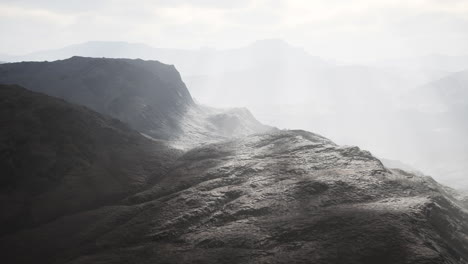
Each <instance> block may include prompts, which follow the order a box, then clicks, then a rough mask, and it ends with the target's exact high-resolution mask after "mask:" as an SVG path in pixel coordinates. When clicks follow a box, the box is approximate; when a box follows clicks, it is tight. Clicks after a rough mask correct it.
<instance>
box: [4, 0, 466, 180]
mask: <svg viewBox="0 0 468 264" xmlns="http://www.w3.org/2000/svg"><path fill="white" fill-rule="evenodd" d="M77 3H78V1H77V2H76V4H73V1H72V2H71V3H68V2H67V4H66V5H65V4H61V3H60V2H57V1H28V0H23V1H9V0H4V1H1V2H0V21H1V23H0V33H1V35H2V36H4V38H2V42H1V43H0V53H1V54H4V55H1V56H0V61H22V60H56V59H64V58H67V57H70V56H74V55H81V56H92V57H125V58H142V59H153V60H159V61H161V62H164V63H168V64H174V65H175V67H176V68H177V69H178V70H179V72H180V73H181V75H182V77H183V80H184V82H185V83H186V84H187V87H188V89H189V91H190V92H191V94H192V96H193V97H194V99H195V100H196V101H197V102H199V103H201V104H206V105H210V106H215V107H246V108H248V109H249V110H250V111H251V112H252V113H253V114H254V115H255V116H256V117H257V118H258V119H259V120H260V121H261V122H263V123H266V124H269V125H274V126H277V127H279V128H285V129H304V130H309V131H312V132H316V133H319V134H322V135H324V136H326V137H328V138H330V139H332V140H334V141H335V142H337V143H339V144H347V145H357V146H359V147H361V148H362V149H367V150H370V151H371V152H372V153H373V154H374V155H376V156H377V157H379V158H382V159H390V160H398V161H399V162H401V163H404V164H407V165H406V166H407V167H410V168H414V170H418V171H421V172H422V173H424V174H427V175H431V176H433V177H435V178H436V179H437V180H439V181H441V182H442V183H445V184H448V185H450V186H453V187H459V188H468V180H467V179H466V175H467V172H468V146H467V145H468V143H467V141H466V134H467V132H468V118H467V114H468V102H467V101H466V98H468V97H467V96H468V1H464V0H452V1H439V0H425V1H423V0H410V1H395V0H392V1H390V0H382V1H370V0H353V1H341V0H333V1H302V0H294V1H286V0H245V1H235V2H234V1H208V0H204V1H183V0H182V1H138V2H135V1H124V0H120V1H119V0H106V1H100V2H99V3H94V2H93V1H79V4H77Z"/></svg>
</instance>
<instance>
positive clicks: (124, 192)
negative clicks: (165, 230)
mask: <svg viewBox="0 0 468 264" xmlns="http://www.w3.org/2000/svg"><path fill="white" fill-rule="evenodd" d="M0 122H1V124H2V129H1V130H0V155H1V159H0V168H1V177H0V193H1V194H0V208H1V211H2V215H1V218H0V223H1V224H0V226H1V227H0V234H2V235H3V234H5V233H12V232H15V231H17V230H18V229H20V228H26V227H28V228H29V227H31V228H32V227H35V226H38V225H41V224H44V223H47V222H50V221H53V220H54V219H57V218H59V217H61V216H64V215H68V214H74V213H78V212H80V211H85V210H91V209H93V208H97V207H101V206H103V205H106V204H108V203H110V202H112V201H115V200H118V199H122V198H124V197H126V196H128V195H130V194H132V193H135V192H137V191H140V190H142V189H144V188H145V187H147V186H149V185H150V184H151V185H152V184H154V183H155V182H157V181H158V180H159V179H160V178H161V177H162V176H163V175H164V173H165V172H166V171H167V169H168V167H170V164H171V163H172V162H173V161H174V160H175V159H176V158H177V157H178V156H179V155H180V152H179V151H176V150H174V149H172V148H170V147H168V146H167V145H166V144H165V143H162V142H157V141H154V140H149V139H147V138H145V137H143V136H142V135H140V134H139V133H138V132H136V131H133V130H131V129H130V128H129V127H128V126H127V125H125V124H123V123H122V122H120V121H118V120H116V119H112V118H108V117H105V116H101V115H99V114H97V113H96V112H94V111H91V110H89V109H87V108H85V107H82V106H78V105H73V104H69V103H67V102H65V101H63V100H60V99H57V98H53V97H49V96H46V95H43V94H38V93H34V92H31V91H28V90H26V89H24V88H21V87H19V86H8V85H0Z"/></svg>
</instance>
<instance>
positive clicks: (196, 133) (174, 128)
mask: <svg viewBox="0 0 468 264" xmlns="http://www.w3.org/2000/svg"><path fill="white" fill-rule="evenodd" d="M0 83H4V84H18V85H21V86H24V87H25V88H27V89H30V90H32V91H36V92H41V93H45V94H48V95H51V96H55V97H59V98H63V99H65V100H67V101H69V102H72V103H77V104H81V105H84V106H87V107H89V108H91V109H92V110H95V111H97V112H99V113H101V114H105V115H109V116H112V117H114V118H117V119H119V120H121V121H123V122H125V123H127V124H130V126H131V127H133V128H134V129H136V130H138V131H141V132H143V133H145V134H147V135H149V136H151V137H153V138H157V139H165V140H175V139H177V140H180V139H183V141H186V142H194V141H195V140H199V141H203V142H205V141H210V140H211V139H212V138H222V139H224V138H226V137H227V136H241V135H243V134H246V133H250V132H252V131H255V132H261V131H265V130H268V129H271V128H270V127H267V126H263V125H261V124H260V123H259V122H258V121H256V120H255V118H253V117H252V116H251V115H250V116H247V115H245V114H244V113H243V112H245V111H243V110H242V111H238V112H236V110H230V111H229V112H230V113H231V114H230V113H225V112H224V111H221V110H218V111H213V110H212V109H208V108H206V107H203V106H199V105H196V104H195V103H194V102H193V100H192V97H191V95H190V93H189V91H188V90H187V88H186V87H185V84H184V83H183V82H182V79H181V77H180V74H179V73H178V72H177V70H176V69H175V67H174V66H172V65H166V64H163V63H160V62H158V61H143V60H130V59H104V58H85V57H72V58H70V59H66V60H61V61H54V62H22V63H8V64H3V65H0ZM233 112H236V116H237V117H244V118H247V119H239V120H238V121H239V124H238V126H232V127H231V129H230V131H226V128H225V127H222V128H220V127H219V122H230V119H229V117H230V116H232V113H233ZM223 118H227V120H220V119H223ZM243 128H245V129H243Z"/></svg>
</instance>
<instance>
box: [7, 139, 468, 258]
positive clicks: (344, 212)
mask: <svg viewBox="0 0 468 264" xmlns="http://www.w3.org/2000/svg"><path fill="white" fill-rule="evenodd" d="M467 220H468V219H467V214H466V211H465V208H464V205H463V204H462V202H460V201H458V200H456V199H455V198H453V197H452V196H450V195H449V194H448V193H447V192H446V191H445V188H442V187H441V186H439V185H438V184H437V183H436V182H434V181H433V180H431V179H430V178H423V177H417V176H414V175H412V174H408V173H405V172H403V171H398V170H388V169H386V168H385V167H384V166H383V165H382V164H381V162H380V161H379V160H377V159H376V158H374V157H373V156H372V155H371V154H370V153H368V152H366V151H362V150H360V149H359V148H357V147H340V146H337V145H335V144H334V143H333V142H331V141H329V140H328V139H326V138H323V137H320V136H318V135H315V134H312V133H308V132H304V131H282V132H277V133H270V134H265V135H256V136H249V137H246V138H244V139H236V140H232V141H228V142H224V143H218V144H211V145H207V146H204V147H200V148H196V149H193V150H191V151H189V152H187V153H186V154H184V155H183V156H182V157H180V158H179V159H178V160H177V162H176V163H175V164H174V165H173V167H172V168H171V169H170V172H169V173H168V175H167V177H165V178H164V179H163V180H162V181H160V182H159V183H157V184H155V185H154V187H152V188H150V189H148V190H146V191H143V192H140V193H138V194H135V195H130V196H129V197H128V198H127V199H125V200H123V201H122V202H119V203H114V204H112V205H109V206H104V207H101V208H98V209H95V210H90V211H86V212H81V213H78V214H74V215H69V216H66V217H62V218H60V219H57V220H56V221H53V222H50V223H48V224H45V225H42V226H39V227H36V228H33V229H27V230H23V231H20V232H17V233H15V234H10V235H8V236H4V237H2V238H1V239H0V243H1V246H2V248H3V249H4V250H3V251H2V253H1V254H2V256H1V257H2V259H8V260H10V263H13V262H14V263H74V264H76V263H324V264H325V263H326V264H329V263H369V264H375V263H383V264H385V263H392V264H397V263H466V262H465V260H466V259H467V257H468V248H467V245H468V243H467V242H468V241H467V239H466V235H467V234H468V224H467V223H468V222H467ZM22 252H28V254H20V253H22Z"/></svg>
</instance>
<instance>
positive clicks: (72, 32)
mask: <svg viewBox="0 0 468 264" xmlns="http://www.w3.org/2000/svg"><path fill="white" fill-rule="evenodd" d="M0 34H1V36H2V41H0V53H3V54H24V53H28V52H32V51H37V50H43V49H52V48H61V47H63V46H67V45H71V44H76V43H81V42H86V41H92V40H112V41H128V42H140V43H145V44H148V45H151V46H154V47H166V48H199V47H215V48H221V49H222V48H230V47H239V46H243V45H246V44H248V43H250V42H253V41H255V40H258V39H265V38H281V39H284V40H286V41H288V42H290V43H292V44H294V45H296V46H301V47H304V48H305V49H306V50H307V51H308V52H310V53H311V54H314V55H318V56H322V57H326V58H334V59H338V60H344V61H362V60H372V59H379V58H392V57H405V56H418V55H426V54H433V53H441V54H447V55H467V54H468V0H320V1H317V0H153V1H150V0H141V1H137V0H101V1H98V0H68V1H63V0H0Z"/></svg>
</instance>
